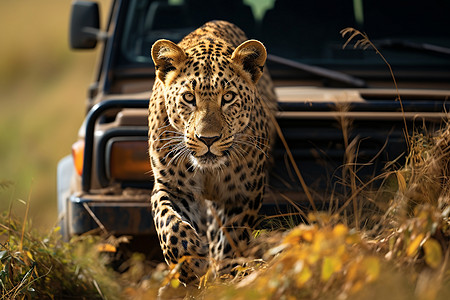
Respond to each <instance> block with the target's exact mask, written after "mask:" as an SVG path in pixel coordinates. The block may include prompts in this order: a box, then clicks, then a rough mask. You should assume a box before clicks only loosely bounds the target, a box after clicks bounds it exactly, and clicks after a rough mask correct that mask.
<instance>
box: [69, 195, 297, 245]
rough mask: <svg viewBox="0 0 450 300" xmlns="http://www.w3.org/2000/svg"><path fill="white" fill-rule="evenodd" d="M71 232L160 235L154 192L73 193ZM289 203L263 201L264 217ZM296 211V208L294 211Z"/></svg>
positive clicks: (279, 211) (281, 211)
mask: <svg viewBox="0 0 450 300" xmlns="http://www.w3.org/2000/svg"><path fill="white" fill-rule="evenodd" d="M68 200H69V201H68V207H67V217H68V218H67V223H66V226H67V229H68V230H67V233H68V235H69V237H70V236H74V235H81V234H84V233H88V232H89V233H99V234H101V233H109V234H114V235H132V236H136V235H156V230H155V226H154V223H153V217H152V213H151V205H150V192H149V194H148V195H145V196H131V197H126V196H123V195H120V196H115V195H107V196H105V195H89V194H87V195H83V196H75V195H72V196H71V197H69V199H68ZM289 211H290V209H289V208H288V205H287V204H286V203H273V202H272V203H267V202H266V203H263V205H262V207H261V210H260V211H259V215H260V216H262V217H263V216H277V215H283V214H286V213H289ZM290 212H292V211H290Z"/></svg>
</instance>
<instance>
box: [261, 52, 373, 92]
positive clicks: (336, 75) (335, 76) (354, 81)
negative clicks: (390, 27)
mask: <svg viewBox="0 0 450 300" xmlns="http://www.w3.org/2000/svg"><path fill="white" fill-rule="evenodd" d="M267 59H268V60H269V61H272V62H275V63H278V64H281V65H285V66H288V67H292V68H295V69H298V70H301V71H305V72H308V73H310V74H313V75H317V76H320V77H322V78H327V79H332V80H335V81H338V82H342V83H346V84H349V85H350V86H353V87H358V88H366V87H367V83H366V82H365V81H364V80H362V79H360V78H357V77H353V76H350V75H348V74H345V73H342V72H338V71H334V70H329V69H325V68H322V67H318V66H312V65H308V64H304V63H300V62H298V61H295V60H292V59H287V58H284V57H280V56H277V55H273V54H268V55H267Z"/></svg>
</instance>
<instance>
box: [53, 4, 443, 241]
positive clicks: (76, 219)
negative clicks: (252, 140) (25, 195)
mask: <svg viewBox="0 0 450 300" xmlns="http://www.w3.org/2000/svg"><path fill="white" fill-rule="evenodd" d="M156 2H157V1H133V0H129V1H126V0H115V1H112V3H111V10H110V14H109V20H108V22H107V26H106V29H105V31H101V30H99V28H98V26H97V25H98V24H99V22H98V20H97V21H96V20H95V18H97V17H98V13H96V12H95V10H96V8H95V6H96V4H92V3H85V2H81V1H75V2H74V4H73V5H74V13H73V15H72V29H71V37H72V40H71V45H72V47H73V48H78V49H80V48H83V49H86V48H93V47H95V46H96V44H97V41H98V40H100V41H102V43H101V44H102V47H103V49H102V52H101V56H100V59H99V63H98V65H97V70H96V78H95V81H94V83H93V84H92V85H91V86H90V87H89V93H88V94H89V96H88V100H87V106H86V107H87V114H86V119H85V121H84V123H83V125H82V126H81V128H80V132H79V142H81V143H80V145H81V146H80V147H81V148H76V147H75V148H74V150H73V152H74V154H73V155H71V156H67V157H65V158H64V159H63V160H61V162H60V164H59V165H58V178H57V180H58V210H59V212H60V213H61V216H63V217H62V232H63V235H64V236H65V237H66V238H69V237H71V236H73V235H79V234H84V233H86V232H98V231H107V232H110V233H114V234H116V235H133V236H136V237H137V236H143V235H145V236H148V235H150V236H152V235H154V227H153V220H152V216H151V211H150V205H149V199H150V194H151V189H152V186H153V183H152V176H151V174H150V172H151V170H150V165H149V163H148V156H147V155H148V154H147V130H148V128H147V107H148V101H149V100H148V99H149V96H150V93H151V87H152V85H153V79H154V68H153V65H152V64H151V63H150V56H149V53H150V48H149V47H151V44H152V42H153V41H155V40H156V39H157V38H167V39H172V40H173V41H175V42H176V41H177V40H179V39H180V38H181V37H182V36H183V34H185V33H188V32H189V30H191V29H193V28H195V26H197V24H196V23H195V22H192V19H194V20H195V21H196V22H203V21H207V20H208V19H207V16H211V18H224V19H228V20H230V21H232V22H235V23H236V24H237V25H238V26H241V27H243V28H244V29H248V30H249V31H250V32H251V33H250V34H249V36H250V37H255V38H258V39H260V40H261V41H262V42H263V43H266V46H267V49H268V52H269V54H271V55H272V56H269V59H268V61H267V65H268V69H269V71H270V72H271V75H272V77H273V80H274V83H275V86H276V91H277V95H278V97H279V112H278V113H277V115H276V118H277V120H278V123H279V125H280V128H281V131H282V132H283V135H284V137H285V139H286V142H287V144H288V145H289V147H290V152H291V153H292V155H293V157H294V159H295V162H296V164H297V166H298V168H299V170H300V172H301V174H302V176H303V178H304V179H305V182H306V185H307V186H308V187H309V189H310V190H311V193H312V195H313V198H314V205H315V206H316V207H318V208H324V207H328V201H329V199H330V195H331V194H335V195H337V194H345V192H346V191H345V189H346V186H345V184H342V182H341V180H340V179H342V178H341V177H342V172H343V171H342V170H343V166H344V165H345V164H346V163H352V164H354V166H357V167H354V170H355V171H357V176H358V178H359V179H360V180H361V182H370V181H371V180H372V179H373V178H374V177H375V176H376V175H377V174H380V173H381V172H383V170H384V168H385V166H386V164H388V163H389V162H392V161H396V164H397V165H401V164H402V163H403V162H404V160H405V157H404V155H405V153H407V150H408V149H407V141H406V139H405V132H408V133H409V134H411V133H412V132H413V131H414V130H419V131H420V130H425V129H426V130H427V131H430V132H431V131H433V130H435V129H437V128H439V127H441V125H442V123H443V122H444V120H446V119H447V117H448V114H447V111H448V110H449V103H448V99H449V96H450V55H449V54H448V53H447V54H446V53H445V52H446V49H448V48H446V47H449V46H450V33H449V28H450V25H449V24H450V23H449V21H448V20H447V19H445V20H438V21H436V22H438V23H436V22H434V23H432V24H431V25H432V27H434V29H435V32H434V35H432V36H431V37H430V41H432V42H434V41H435V42H436V43H438V42H439V45H441V47H440V48H434V49H435V50H436V49H438V50H440V51H437V52H436V51H433V49H431V50H430V49H429V47H428V48H427V47H425V49H423V48H424V46H423V45H424V43H423V41H419V40H416V41H415V42H414V43H412V44H411V43H410V44H407V43H406V44H405V43H404V42H399V40H398V39H397V36H402V34H404V32H405V31H406V32H407V30H408V29H404V30H403V31H402V29H398V28H396V30H397V31H399V33H397V32H396V33H395V34H392V37H391V36H390V35H389V34H387V33H385V32H383V30H384V29H383V28H384V27H383V26H384V25H383V26H381V27H383V28H378V29H374V33H375V34H374V38H376V39H379V43H378V45H380V51H381V52H382V53H386V54H388V55H386V58H387V60H388V61H389V59H390V58H392V62H393V64H392V67H393V69H394V75H395V76H396V79H397V82H398V84H399V90H398V91H397V90H396V89H395V87H394V83H393V80H392V77H391V74H390V72H389V69H388V67H387V65H386V64H385V63H384V62H383V61H382V59H381V58H380V57H379V55H378V54H377V53H376V52H375V51H374V50H373V49H368V50H361V49H353V48H352V47H351V46H348V47H347V48H346V49H342V45H343V44H344V42H345V39H342V38H341V37H340V36H339V30H340V29H343V28H344V27H346V26H352V27H356V28H359V29H361V30H364V29H366V28H367V30H369V29H370V28H371V26H374V25H373V24H365V23H363V24H361V23H360V22H358V21H357V20H356V19H357V18H356V17H354V15H355V14H353V12H354V11H355V10H356V9H355V8H354V7H353V1H336V0H328V1H311V3H313V2H314V3H315V4H311V3H309V2H306V1H298V2H296V1H291V2H295V3H297V4H292V3H291V5H293V6H292V7H291V8H289V5H288V4H285V6H286V7H283V6H282V4H283V3H284V2H289V1H280V0H278V1H275V4H274V5H273V7H272V8H269V9H267V10H266V11H265V13H264V16H263V17H262V18H261V19H260V20H259V21H258V22H255V23H254V24H253V23H252V24H250V23H249V22H247V21H248V19H246V14H248V13H249V11H248V10H250V13H251V9H250V6H249V5H247V4H245V3H244V2H243V1H203V2H202V1H185V2H186V3H184V4H183V3H181V4H180V3H176V4H171V1H158V3H159V4H158V5H154V4H153V6H152V3H156ZM175 2H177V1H175ZM178 2H180V1H178ZM181 2H183V1H181ZM316 2H317V3H316ZM375 2H378V3H375ZM384 2H386V1H364V2H361V3H362V4H364V5H363V6H367V7H368V6H369V5H372V6H373V7H378V6H379V7H380V9H381V8H382V7H383V3H384ZM394 2H395V1H394ZM400 2H402V1H400ZM431 2H433V3H434V2H436V3H440V1H431ZM441 2H442V1H441ZM193 3H194V4H198V3H200V4H201V6H198V7H202V8H203V9H205V10H208V8H210V7H216V10H215V11H213V9H212V8H211V11H210V12H198V10H196V11H197V12H198V14H199V15H198V16H194V15H193V13H192V10H191V11H189V9H190V8H192V7H194V4H193ZM299 3H301V4H302V5H304V6H305V7H304V8H303V9H300V6H301V5H300V4H299ZM308 3H309V4H308ZM408 3H409V5H410V6H411V7H415V5H419V4H422V3H424V2H423V1H408ZM188 4H189V5H192V7H189V5H188ZM200 4H198V5H200ZM133 5H134V6H136V5H137V6H142V7H139V8H136V7H135V8H134V12H135V13H139V12H141V11H142V14H144V13H145V14H146V15H149V14H150V7H151V8H152V9H153V10H156V12H155V11H153V12H152V14H151V15H152V16H153V19H150V20H149V19H144V21H145V23H151V24H153V25H151V26H154V27H152V29H151V30H153V31H152V32H153V33H154V35H153V36H151V37H150V38H145V39H144V38H143V39H142V41H140V43H139V47H144V48H147V54H148V57H147V58H146V57H145V51H143V52H142V53H141V54H139V55H135V56H132V57H134V58H135V59H134V60H133V59H129V58H128V57H127V55H125V54H127V53H128V54H129V53H131V52H130V51H129V50H127V49H131V48H130V47H131V46H130V45H129V44H130V43H132V44H133V47H134V46H135V45H137V44H136V43H134V42H133V41H134V37H133V35H135V36H138V35H139V34H140V33H139V30H136V28H139V27H138V26H139V24H134V22H141V21H140V20H139V18H138V17H137V16H134V17H133V18H131V19H130V18H129V17H130V14H131V13H130V12H131V7H132V6H133ZM220 5H229V6H230V7H228V8H227V9H222V10H220V9H219V10H217V6H219V7H220ZM295 5H297V6H295ZM336 5H337V6H336ZM339 5H340V6H339ZM349 5H352V8H351V9H350V11H351V12H352V13H351V14H350V15H349V16H347V15H348V14H347V15H346V14H345V13H342V15H341V16H345V18H346V20H347V21H348V20H350V21H348V22H339V21H338V20H337V19H336V17H335V14H328V13H327V14H325V15H320V18H321V19H318V17H313V15H314V14H315V13H317V11H318V10H320V11H323V9H322V8H323V6H330V9H331V7H333V8H335V9H338V10H339V11H341V10H342V11H343V12H347V13H348V12H349V10H345V9H346V7H347V6H349ZM80 6H82V8H80ZM295 7H298V9H297V10H295ZM444 8H445V9H448V6H447V4H444ZM228 10H229V11H230V12H227V11H228ZM305 10H306V11H305ZM86 11H87V12H86ZM286 11H288V12H289V14H284V17H283V18H282V19H283V22H278V21H276V20H280V18H279V17H278V16H279V15H283V12H286ZM326 11H328V10H326ZM368 11H371V12H372V13H371V14H376V13H377V12H378V13H379V14H380V15H382V9H381V11H380V10H376V11H374V10H368ZM219 12H220V14H222V15H220V14H219ZM233 12H234V13H233ZM236 12H239V13H236ZM448 12H449V11H448V10H447V13H448ZM408 13H410V14H411V15H413V12H412V8H411V12H408ZM371 14H367V15H365V18H364V20H367V21H368V20H371V18H372V19H373V18H375V17H376V16H372V15H371ZM287 15H293V16H297V17H296V18H294V19H295V22H294V23H292V22H291V23H289V22H288V21H289V18H288V17H287ZM168 16H171V17H170V18H169V17H168ZM185 16H190V17H191V21H190V23H189V24H188V25H189V26H186V24H182V22H183V18H184V17H185ZM395 17H398V18H403V15H401V16H399V15H396V16H392V18H395ZM147 18H148V16H147ZM171 18H172V19H171ZM173 18H175V19H173ZM302 18H303V19H302ZM343 18H344V17H343ZM384 18H385V19H384V22H388V23H389V22H390V20H389V19H386V18H387V17H386V16H384ZM168 19H170V20H172V21H170V20H168ZM203 19H204V20H203ZM304 19H306V20H304ZM436 19H437V17H436ZM174 20H177V21H178V23H174V22H175V21H174ZM290 20H292V18H291V19H290ZM327 20H328V21H327ZM319 21H320V22H328V23H325V24H320V22H319ZM83 22H84V23H83ZM307 22H310V23H311V24H312V25H311V26H310V27H308V28H306V29H305V30H303V31H302V32H298V34H297V35H296V34H295V31H293V30H288V29H292V28H302V27H301V26H304V24H308V23H307ZM166 23H168V24H166ZM194 23H195V24H194ZM175 25H176V26H175ZM365 25H367V26H365ZM431 25H430V26H431ZM447 25H448V26H447ZM130 26H131V27H132V28H131V29H130ZM143 26H144V25H143ZM145 26H147V25H145ZM145 26H144V27H145ZM148 26H150V25H148ZM164 26H166V27H164ZM174 26H175V28H174ZM296 26H297V27H296ZM445 26H447V27H445ZM245 27H246V28H245ZM287 27H289V28H287ZM382 29H383V30H382ZM425 29H426V28H425ZM425 29H424V28H420V30H425ZM414 30H419V29H414ZM272 31H273V33H272ZM258 32H259V33H258ZM329 32H332V33H333V32H334V33H335V36H334V35H333V37H332V38H327V37H326V35H327V34H328V33H329ZM262 33H267V36H266V37H265V36H264V34H262ZM367 33H368V34H369V36H370V31H368V32H367ZM308 36H309V38H308ZM125 37H126V38H127V40H126V41H124V39H125ZM385 37H389V39H387V38H385ZM442 37H444V38H442ZM445 37H446V38H445ZM264 38H267V40H265V39H264ZM300 41H301V42H300ZM324 41H328V43H325V42H324ZM389 41H390V43H389ZM392 41H396V42H395V43H393V42H392ZM413 41H414V39H413ZM141 42H142V43H141ZM375 45H377V43H375ZM411 45H413V46H417V45H419V46H420V47H415V48H414V47H413V46H411ZM426 45H428V44H426ZM136 48H137V46H136ZM394 48H395V49H394ZM124 49H125V50H124ZM283 49H284V50H283ZM286 49H288V50H289V51H285V50H286ZM318 49H322V50H323V51H322V50H321V52H322V53H325V54H323V55H322V57H319V58H318V57H316V52H317V50H318ZM127 51H128V52H127ZM302 51H304V52H305V54H304V56H300V57H299V58H298V59H297V57H296V56H295V55H296V54H295V53H299V52H302ZM124 53H125V54H124ZM292 53H294V54H292ZM405 53H407V55H410V53H413V54H412V56H411V57H410V58H405V59H403V56H405V55H406V54H405ZM274 54H277V55H278V56H275V55H274ZM281 54H283V55H281ZM291 54H292V55H291ZM289 55H291V56H289ZM326 55H328V58H327V59H324V58H323V57H325V58H326ZM279 56H284V57H285V58H281V59H280V57H279ZM286 57H288V59H286ZM336 57H337V58H339V59H336V60H335V61H334V60H333V59H334V58H336ZM348 57H351V58H354V57H359V60H354V61H352V62H349V61H348V60H346V59H347V58H348ZM424 57H425V58H426V59H424ZM341 58H343V59H341ZM340 59H341V60H340ZM414 59H416V60H417V61H414ZM428 59H429V60H428ZM311 64H314V67H312V66H311ZM331 70H332V71H331ZM342 74H344V75H342ZM349 78H350V79H349ZM399 97H400V99H399ZM80 105H81V104H80ZM352 143H353V144H352ZM349 144H352V145H356V146H355V147H354V148H352V149H353V150H352V151H355V153H356V152H357V155H356V158H355V159H354V160H353V161H351V162H349V161H348V158H347V155H348V151H349V149H350V148H349ZM355 149H356V150H355ZM80 153H82V155H80ZM124 153H125V154H126V155H127V159H129V160H128V161H127V162H125V163H124V164H128V167H129V168H127V165H125V166H119V167H118V166H116V165H115V164H117V162H118V161H120V159H121V158H120V155H124ZM117 156H119V157H117ZM272 156H273V167H272V170H271V171H270V179H269V183H268V186H267V193H266V197H265V200H264V205H263V208H262V210H261V214H262V215H265V214H277V213H279V212H280V211H282V212H285V211H286V210H288V211H289V210H290V208H289V201H286V200H285V199H286V198H288V199H290V201H294V202H295V203H296V205H298V206H300V207H303V208H305V209H308V208H309V207H310V206H311V205H312V204H311V203H310V202H309V201H308V199H307V197H306V195H305V191H304V189H303V187H302V185H301V184H300V183H299V180H298V178H297V176H296V174H295V172H294V170H293V167H292V165H291V163H290V161H289V156H288V153H287V150H286V148H285V147H284V145H283V143H282V142H281V140H278V141H277V142H276V145H275V147H274V149H273V154H272ZM133 159H134V160H133ZM80 161H81V162H82V166H81V167H82V168H81V167H80ZM145 161H147V163H148V166H147V168H148V170H145V167H143V166H144V163H145ZM77 163H78V165H77ZM134 163H136V172H135V173H133V172H132V170H131V173H130V174H127V173H126V172H125V171H121V170H124V169H126V171H129V169H130V168H133V164H134ZM77 166H78V169H77ZM139 168H144V169H139ZM77 171H78V173H77ZM139 172H140V173H139ZM136 174H137V175H136ZM373 184H375V185H376V184H377V182H374V183H373ZM293 211H294V210H293ZM148 245H150V248H151V245H152V244H151V242H148ZM154 248H155V249H158V250H159V244H158V242H157V240H156V239H155V240H154ZM147 249H148V247H147Z"/></svg>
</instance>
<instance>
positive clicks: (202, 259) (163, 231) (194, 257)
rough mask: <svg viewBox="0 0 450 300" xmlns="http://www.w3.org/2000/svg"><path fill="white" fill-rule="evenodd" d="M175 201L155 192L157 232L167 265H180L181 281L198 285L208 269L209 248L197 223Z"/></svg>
mask: <svg viewBox="0 0 450 300" xmlns="http://www.w3.org/2000/svg"><path fill="white" fill-rule="evenodd" d="M174 198H175V197H174V196H173V195H170V194H169V193H168V192H167V191H164V190H156V192H154V193H153V195H152V198H151V202H152V208H153V210H152V212H153V219H154V222H155V227H156V232H157V233H158V238H159V241H160V244H161V249H162V251H163V254H164V258H165V260H166V262H167V264H169V265H170V264H180V265H181V268H180V271H179V274H180V277H179V280H180V281H181V282H183V283H185V284H189V283H196V282H198V279H199V278H200V277H201V276H203V275H204V274H205V273H206V271H207V268H208V259H207V255H208V246H207V245H206V244H205V243H204V242H203V241H202V238H201V236H202V235H201V229H200V228H198V225H197V223H196V222H195V221H194V222H192V218H189V217H188V216H187V214H186V213H185V212H184V211H183V209H182V208H181V207H180V205H178V204H177V201H176V199H174ZM191 217H192V213H191Z"/></svg>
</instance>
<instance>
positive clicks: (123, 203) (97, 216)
mask: <svg viewBox="0 0 450 300" xmlns="http://www.w3.org/2000/svg"><path fill="white" fill-rule="evenodd" d="M68 204H69V205H68V209H67V213H68V222H67V225H68V233H69V235H70V236H73V235H80V234H83V233H86V232H92V231H100V232H101V231H104V232H108V233H112V234H114V235H137V234H144V235H145V234H156V231H155V228H154V224H153V218H152V214H151V207H150V196H148V197H138V198H137V197H133V199H131V200H130V199H126V198H124V197H123V196H103V195H102V196H97V195H87V196H71V197H70V198H69V203H68Z"/></svg>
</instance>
